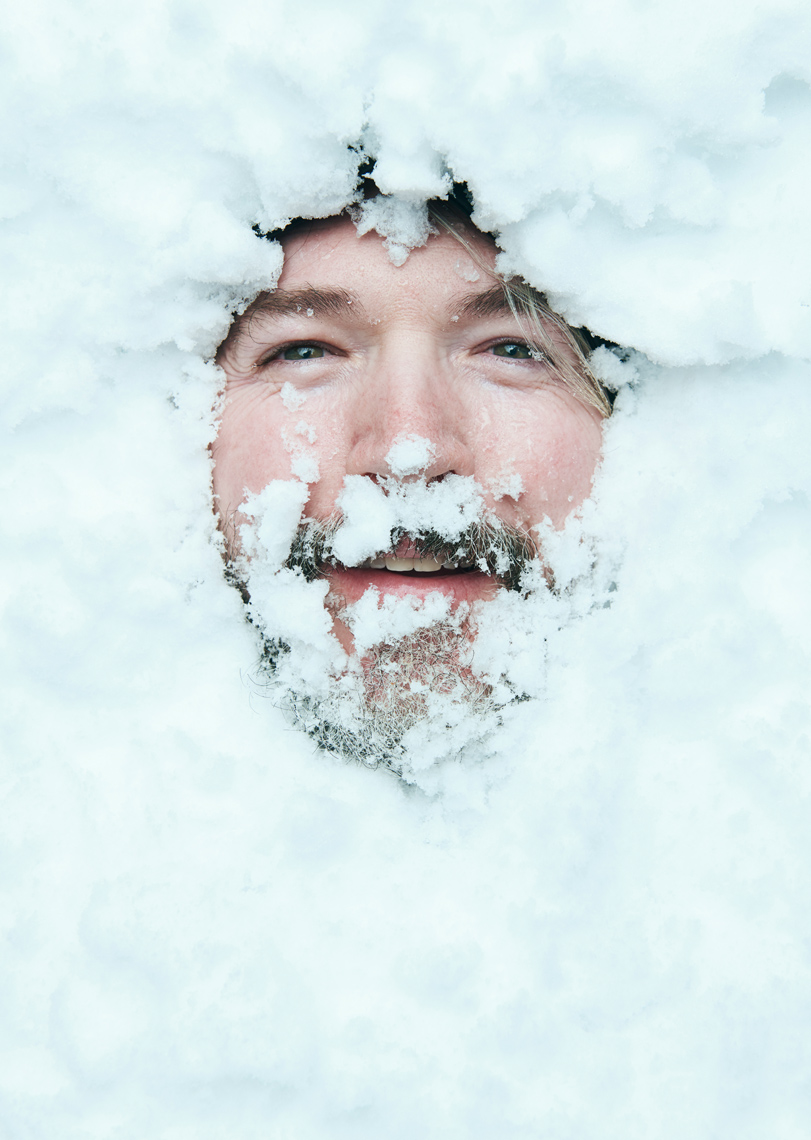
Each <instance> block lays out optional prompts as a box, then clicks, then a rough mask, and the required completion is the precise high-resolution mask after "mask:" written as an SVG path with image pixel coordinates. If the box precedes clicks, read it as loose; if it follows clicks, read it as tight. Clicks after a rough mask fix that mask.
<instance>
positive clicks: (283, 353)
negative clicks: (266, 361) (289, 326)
mask: <svg viewBox="0 0 811 1140" xmlns="http://www.w3.org/2000/svg"><path fill="white" fill-rule="evenodd" d="M324 355H326V354H325V352H324V349H323V348H322V347H321V345H320V344H289V345H288V346H287V348H282V349H279V351H278V352H277V353H275V354H274V355H273V357H271V359H272V360H320V359H321V358H322V356H324Z"/></svg>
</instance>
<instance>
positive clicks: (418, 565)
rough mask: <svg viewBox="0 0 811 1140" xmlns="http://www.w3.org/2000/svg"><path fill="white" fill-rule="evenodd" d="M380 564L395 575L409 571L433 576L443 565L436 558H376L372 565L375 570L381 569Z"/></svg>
mask: <svg viewBox="0 0 811 1140" xmlns="http://www.w3.org/2000/svg"><path fill="white" fill-rule="evenodd" d="M380 562H382V563H383V565H385V567H386V569H387V570H393V571H394V572H395V574H405V573H407V572H408V571H409V570H416V571H417V573H418V574H433V573H434V572H435V571H437V570H441V569H442V563H441V562H437V560H436V559H435V558H386V559H379V558H376V559H375V561H374V562H373V563H372V566H373V567H374V569H380V566H379V565H378V563H380Z"/></svg>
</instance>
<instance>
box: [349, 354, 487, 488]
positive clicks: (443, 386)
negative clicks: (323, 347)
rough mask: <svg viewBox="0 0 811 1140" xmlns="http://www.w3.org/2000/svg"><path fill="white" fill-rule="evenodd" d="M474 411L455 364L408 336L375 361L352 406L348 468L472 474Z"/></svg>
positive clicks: (400, 474) (404, 474) (408, 475)
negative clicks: (454, 367) (471, 423)
mask: <svg viewBox="0 0 811 1140" xmlns="http://www.w3.org/2000/svg"><path fill="white" fill-rule="evenodd" d="M469 426H470V423H469V413H468V409H467V406H466V401H465V399H464V394H463V391H462V390H461V388H460V384H459V380H458V378H456V377H455V376H454V372H453V368H452V365H451V364H450V362H449V361H446V360H444V359H443V358H442V354H441V353H440V352H437V351H436V349H435V347H434V346H431V345H427V346H426V345H420V344H419V343H417V342H416V339H411V338H407V337H404V338H403V339H402V340H400V341H398V342H397V343H394V344H392V345H391V346H390V347H389V348H388V349H387V350H386V351H385V352H383V353H381V354H380V355H379V357H378V358H377V359H376V360H375V361H374V362H373V363H370V366H369V370H368V375H366V376H365V377H364V381H363V383H362V384H361V385H360V387H359V389H358V392H357V398H356V401H355V405H354V408H353V424H352V433H351V440H352V443H351V447H350V450H349V454H348V456H347V468H346V470H347V474H348V475H370V476H372V477H375V476H394V477H396V478H399V479H405V480H408V479H417V478H422V479H427V480H430V479H439V478H441V477H442V476H443V475H449V474H454V475H473V474H474V470H475V461H474V455H473V451H472V448H471V444H470V431H469Z"/></svg>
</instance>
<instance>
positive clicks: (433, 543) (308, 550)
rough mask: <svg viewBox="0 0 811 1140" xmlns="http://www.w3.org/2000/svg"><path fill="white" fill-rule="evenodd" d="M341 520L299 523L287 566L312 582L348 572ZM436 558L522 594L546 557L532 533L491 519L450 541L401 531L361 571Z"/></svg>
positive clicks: (431, 532)
mask: <svg viewBox="0 0 811 1140" xmlns="http://www.w3.org/2000/svg"><path fill="white" fill-rule="evenodd" d="M341 521H342V520H341V519H340V518H339V517H338V518H334V519H327V520H323V519H304V520H302V522H301V523H299V525H298V527H297V529H296V533H295V535H294V537H293V541H292V543H291V545H290V554H289V555H288V557H287V560H286V561H285V563H284V565H285V567H286V568H287V569H289V570H297V571H299V572H300V573H301V574H302V575H303V576H304V578H306V580H307V581H308V582H312V581H315V580H316V579H318V578H321V577H323V576H324V575H325V574H327V573H328V572H329V570H330V569H331V568H332V569H335V568H338V567H344V566H345V563H343V562H341V560H340V559H339V558H338V557H337V556H336V554H335V550H334V541H335V537H336V535H337V533H338V531H339V529H340V527H341ZM395 554H396V556H398V557H409V558H420V557H425V558H434V559H436V561H437V562H441V563H442V564H443V566H444V567H446V568H447V569H458V570H468V569H476V570H480V571H482V572H483V573H485V574H489V575H490V576H491V577H493V578H496V579H497V580H498V581H499V583H500V584H501V585H503V586H504V587H506V589H508V590H514V591H517V592H519V593H520V592H522V590H523V585H522V581H523V577H524V573H525V571H526V570H527V568H528V567H529V566H530V565H531V564H532V563H534V562H536V561H537V560H538V559H539V557H540V552H539V550H538V547H537V545H536V543H535V541H534V540H533V538H532V536H531V535H530V534H528V533H527V532H526V531H523V530H519V529H518V528H517V527H514V526H510V525H509V524H508V523H505V522H502V521H501V520H500V519H498V518H495V517H491V518H486V519H482V520H479V521H477V522H474V523H472V524H471V525H469V526H468V527H466V528H465V530H464V531H463V532H462V534H461V535H460V536H459V537H458V538H455V539H452V540H449V539H448V537H447V535H443V534H441V533H440V532H439V531H436V530H431V529H426V530H419V531H415V532H410V531H408V530H406V529H405V528H403V527H395V528H394V529H393V530H392V531H391V532H390V534H389V544H388V546H387V547H386V548H385V549H382V550H379V551H377V552H376V553H375V554H373V555H372V556H371V557H370V558H367V559H365V560H364V561H363V562H362V563H359V566H361V567H364V566H369V564H370V563H371V562H372V561H374V560H375V559H376V558H385V557H392V556H394V555H395Z"/></svg>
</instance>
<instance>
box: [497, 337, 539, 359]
mask: <svg viewBox="0 0 811 1140" xmlns="http://www.w3.org/2000/svg"><path fill="white" fill-rule="evenodd" d="M488 352H492V354H493V356H501V357H504V358H505V359H506V360H534V359H535V355H536V354H535V353H533V351H532V349H531V348H530V347H529V345H528V344H524V343H523V341H520V340H505V341H503V342H502V343H501V344H493V345H491V346H490V348H489V349H488Z"/></svg>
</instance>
